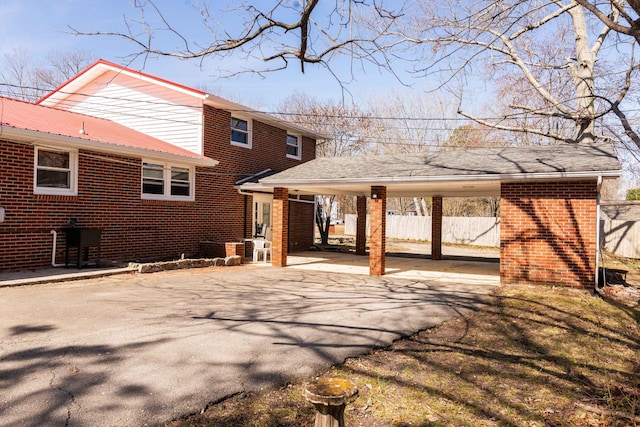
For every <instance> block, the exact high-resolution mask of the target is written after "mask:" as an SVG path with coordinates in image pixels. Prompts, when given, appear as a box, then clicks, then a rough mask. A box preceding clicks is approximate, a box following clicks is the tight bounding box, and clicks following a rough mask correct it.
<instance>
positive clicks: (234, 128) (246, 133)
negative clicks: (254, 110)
mask: <svg viewBox="0 0 640 427" xmlns="http://www.w3.org/2000/svg"><path fill="white" fill-rule="evenodd" d="M231 145H237V146H239V147H246V148H251V121H250V120H245V119H240V118H238V117H231Z"/></svg>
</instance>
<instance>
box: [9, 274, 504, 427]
mask: <svg viewBox="0 0 640 427" xmlns="http://www.w3.org/2000/svg"><path fill="white" fill-rule="evenodd" d="M492 289H494V287H493V286H487V285H481V284H473V283H471V284H470V283H462V282H459V283H454V282H452V281H451V280H447V281H441V282H438V281H428V280H423V279H421V280H417V279H411V278H402V277H391V276H382V277H370V276H368V275H359V274H346V273H337V272H326V271H317V270H305V269H300V268H272V267H262V268H258V267H246V268H241V269H237V270H233V271H226V270H224V269H222V270H221V269H215V270H212V269H202V270H188V271H174V272H165V273H155V274H148V275H121V276H111V277H101V278H94V279H89V280H80V281H75V282H68V283H57V284H49V285H34V286H27V287H17V288H0V306H2V307H3V309H2V310H1V311H0V325H2V326H1V328H0V334H1V335H0V336H1V344H0V388H1V389H2V393H1V394H2V399H1V400H0V413H2V417H0V425H2V426H10V425H49V426H56V425H60V426H66V425H69V426H90V425H141V424H144V423H151V422H162V421H166V420H169V419H173V418H176V417H178V416H180V415H183V414H187V413H194V412H197V411H199V410H200V409H202V408H203V407H205V406H206V405H207V403H209V402H212V401H217V400H219V399H222V398H224V397H225V396H230V395H233V394H235V393H238V392H241V391H246V390H259V389H264V388H270V387H275V386H279V385H282V384H283V383H285V382H286V381H289V380H293V379H295V378H303V377H308V376H311V375H313V374H315V373H317V372H318V371H320V370H324V369H326V368H327V367H329V366H331V365H333V364H337V363H341V362H343V361H344V360H345V359H346V358H347V357H350V356H356V355H359V354H362V353H366V352H368V351H370V350H371V349H374V348H378V347H384V346H388V345H389V344H391V343H392V342H393V341H394V340H397V339H399V338H401V337H405V336H408V335H411V334H413V333H415V332H416V331H419V330H423V329H426V328H429V327H433V326H435V325H438V324H440V323H442V322H443V321H445V320H446V319H448V318H450V317H452V316H460V315H464V314H465V313H467V312H469V311H470V310H476V309H477V308H478V307H480V306H481V305H482V301H483V296H484V295H485V294H487V293H488V292H491V290H492Z"/></svg>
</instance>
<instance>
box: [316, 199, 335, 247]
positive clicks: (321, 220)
mask: <svg viewBox="0 0 640 427" xmlns="http://www.w3.org/2000/svg"><path fill="white" fill-rule="evenodd" d="M330 200H331V201H330V202H329V212H328V213H327V211H326V209H325V200H324V197H323V196H316V225H317V226H318V232H319V233H320V243H321V244H323V245H327V244H329V226H330V225H331V206H332V205H333V197H332V198H331V199H330Z"/></svg>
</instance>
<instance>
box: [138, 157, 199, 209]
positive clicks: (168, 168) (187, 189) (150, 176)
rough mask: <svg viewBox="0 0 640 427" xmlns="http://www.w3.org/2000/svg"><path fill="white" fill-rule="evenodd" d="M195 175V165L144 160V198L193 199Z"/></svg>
mask: <svg viewBox="0 0 640 427" xmlns="http://www.w3.org/2000/svg"><path fill="white" fill-rule="evenodd" d="M194 177H195V174H194V170H193V167H189V166H181V165H172V164H170V163H160V162H142V198H143V199H151V200H189V201H193V200H195V194H194V188H195V186H194V184H195V179H194Z"/></svg>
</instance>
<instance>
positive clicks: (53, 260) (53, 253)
mask: <svg viewBox="0 0 640 427" xmlns="http://www.w3.org/2000/svg"><path fill="white" fill-rule="evenodd" d="M51 234H53V250H52V251H51V266H52V267H63V266H64V264H56V244H57V241H58V232H57V231H56V230H51Z"/></svg>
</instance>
